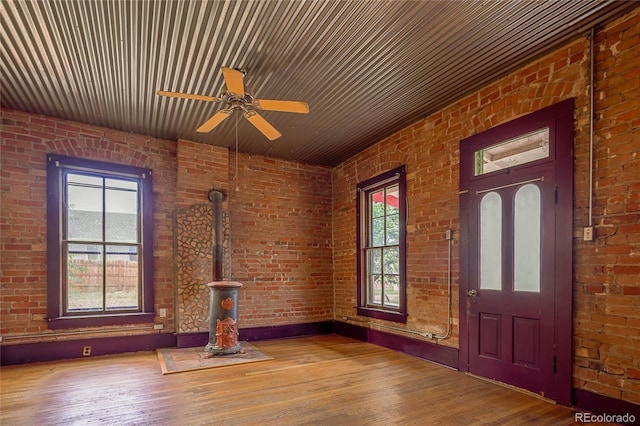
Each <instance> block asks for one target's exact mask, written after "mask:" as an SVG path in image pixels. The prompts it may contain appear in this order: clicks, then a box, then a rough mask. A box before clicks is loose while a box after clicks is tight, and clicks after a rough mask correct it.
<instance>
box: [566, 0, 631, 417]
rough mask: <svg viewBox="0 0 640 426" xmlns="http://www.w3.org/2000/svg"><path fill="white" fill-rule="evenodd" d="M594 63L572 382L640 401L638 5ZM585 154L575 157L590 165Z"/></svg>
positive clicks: (599, 45) (579, 199) (599, 40)
mask: <svg viewBox="0 0 640 426" xmlns="http://www.w3.org/2000/svg"><path fill="white" fill-rule="evenodd" d="M595 69H596V82H595V85H594V87H595V117H596V120H595V138H594V144H595V153H594V165H595V167H594V171H593V172H594V192H593V213H594V216H593V223H594V225H595V232H594V234H595V239H594V241H593V242H581V241H579V240H576V249H575V257H574V258H575V263H574V268H575V269H574V275H575V288H574V304H575V307H576V308H575V309H574V312H575V314H574V316H575V321H574V329H575V332H574V346H575V358H574V361H575V363H574V385H575V386H577V387H581V388H584V389H589V390H592V391H594V392H597V393H601V394H604V395H607V396H611V397H614V398H618V399H624V400H627V401H631V402H634V403H636V404H640V130H639V129H640V11H638V9H636V11H635V13H633V14H631V16H628V17H626V18H624V19H619V20H617V21H616V22H614V23H613V24H612V25H609V26H608V27H607V28H606V29H605V31H601V32H598V34H597V37H596V55H595ZM585 145H586V144H585ZM576 154H578V153H577V152H576ZM587 155H588V151H587V150H586V148H585V149H583V150H581V151H580V156H578V155H576V162H577V163H578V164H580V165H583V164H588V159H587V158H586V157H587ZM581 170H585V171H586V166H582V168H581ZM582 182H583V185H584V183H585V182H586V180H585V179H584V178H583V179H582ZM584 186H585V188H584V189H583V188H582V187H581V188H580V191H578V188H576V203H575V205H576V212H575V219H576V230H577V231H578V232H577V234H579V233H580V232H579V228H578V227H579V226H585V225H587V223H588V211H587V194H588V193H587V192H586V190H587V189H586V185H584Z"/></svg>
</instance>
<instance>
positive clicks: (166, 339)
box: [0, 333, 176, 365]
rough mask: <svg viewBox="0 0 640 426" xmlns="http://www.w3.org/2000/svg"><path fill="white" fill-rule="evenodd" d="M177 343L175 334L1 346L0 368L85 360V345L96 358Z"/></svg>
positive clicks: (150, 349)
mask: <svg viewBox="0 0 640 426" xmlns="http://www.w3.org/2000/svg"><path fill="white" fill-rule="evenodd" d="M175 344H176V337H175V335H174V334H168V333H153V334H143V335H136V336H118V337H102V338H91V339H78V340H58V341H53V342H38V343H25V344H16V345H2V349H1V350H0V365H13V364H26V363H30V362H42V361H56V360H60V359H73V358H82V357H83V355H82V353H83V350H84V348H85V346H91V355H90V356H92V357H93V356H99V355H112V354H120V353H125V352H139V351H153V350H156V349H157V348H166V347H172V346H175Z"/></svg>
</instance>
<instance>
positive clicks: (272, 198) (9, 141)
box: [0, 109, 333, 344]
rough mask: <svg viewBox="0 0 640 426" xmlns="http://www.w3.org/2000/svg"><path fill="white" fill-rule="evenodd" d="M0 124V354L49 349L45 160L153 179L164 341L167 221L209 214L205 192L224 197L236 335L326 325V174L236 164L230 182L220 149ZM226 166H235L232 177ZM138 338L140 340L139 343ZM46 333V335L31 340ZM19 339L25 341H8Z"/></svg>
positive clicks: (51, 121) (35, 123)
mask: <svg viewBox="0 0 640 426" xmlns="http://www.w3.org/2000/svg"><path fill="white" fill-rule="evenodd" d="M0 113H1V117H2V123H3V125H2V133H1V137H2V146H1V149H2V151H1V166H2V175H1V177H2V182H1V197H2V198H1V202H2V206H1V211H0V218H1V221H2V222H1V223H0V231H1V235H0V248H1V253H0V263H1V272H0V322H1V324H2V326H1V329H0V334H2V336H3V337H5V339H4V341H3V344H15V343H22V342H34V341H42V340H47V339H50V338H53V333H52V332H50V331H49V330H48V329H47V324H46V321H45V318H46V314H47V312H46V231H47V230H46V164H45V156H46V154H48V153H55V154H61V155H69V156H75V157H83V158H89V159H95V160H102V161H110V162H115V163H122V164H130V165H134V166H139V167H147V168H150V169H152V170H153V183H154V197H155V200H154V228H155V243H154V263H155V265H154V267H155V271H154V275H155V276H154V279H155V282H154V291H155V305H156V310H157V309H159V308H165V309H167V318H166V319H165V320H163V319H160V318H156V322H158V323H160V322H163V323H164V324H165V329H164V330H163V332H173V331H175V327H174V322H175V320H176V318H175V317H174V312H175V311H176V306H175V303H176V302H175V276H174V253H173V244H174V229H173V226H174V225H173V219H174V212H175V211H176V210H180V209H185V208H188V207H190V206H192V205H194V204H207V203H208V202H209V201H208V199H207V193H208V191H209V189H210V188H214V189H217V190H221V191H223V192H224V193H226V194H227V195H228V197H227V198H226V199H225V201H224V202H223V210H224V211H225V212H228V214H229V217H230V218H231V219H230V220H231V225H230V226H231V233H232V234H231V245H232V250H233V255H234V258H233V264H232V272H233V279H234V280H237V281H241V282H243V283H244V284H245V287H244V289H243V292H242V302H241V303H242V304H243V307H242V309H241V310H240V316H241V319H240V324H241V327H252V326H271V325H280V324H296V323H306V322H315V321H325V320H331V319H332V318H333V314H332V312H333V282H332V251H331V250H332V249H331V233H332V229H331V171H330V169H329V168H327V167H321V166H313V165H306V164H302V163H293V162H287V161H281V160H273V159H269V158H263V157H252V156H246V155H240V157H239V159H238V160H239V161H238V164H239V173H238V175H237V176H236V174H235V156H234V157H233V159H232V160H231V161H230V158H229V152H228V150H227V149H224V148H220V147H214V146H211V145H206V144H198V143H193V142H189V141H183V140H180V141H178V142H175V141H166V140H159V139H154V138H148V137H143V136H140V135H135V134H131V133H125V132H119V131H113V130H109V129H104V128H98V127H93V126H89V125H84V124H80V123H74V122H69V121H65V120H59V119H55V118H51V117H43V116H37V115H32V114H27V113H23V112H19V111H12V110H5V109H2V110H0ZM229 164H232V165H233V167H234V169H233V170H231V171H230V170H229ZM230 172H233V173H232V174H230ZM231 179H233V180H234V182H235V180H236V179H237V180H238V183H239V191H237V192H236V191H231V193H229V188H230V187H231V186H230V180H231ZM225 256H226V254H225ZM226 261H227V259H226V257H225V262H226ZM225 269H226V266H225ZM127 328H128V327H124V328H123V330H120V331H118V330H115V331H110V332H109V333H106V334H112V335H118V334H122V333H126V334H130V333H131V332H132V329H131V328H129V330H127ZM137 328H138V327H136V331H135V332H136V333H138V332H139V333H144V332H145V331H144V330H137ZM148 328H149V330H150V329H151V326H150V325H149V326H148ZM110 330H113V329H110ZM104 331H105V330H99V329H85V330H83V337H91V336H92V335H94V334H99V335H100V336H104V335H105V333H104ZM41 333H45V334H46V333H51V334H52V335H51V336H47V337H31V338H29V337H28V336H29V335H36V334H41ZM61 334H64V333H63V332H62V333H61ZM18 335H20V336H22V335H24V336H27V337H25V338H23V339H14V338H13V337H14V336H18ZM74 337H75V338H77V335H76V336H74Z"/></svg>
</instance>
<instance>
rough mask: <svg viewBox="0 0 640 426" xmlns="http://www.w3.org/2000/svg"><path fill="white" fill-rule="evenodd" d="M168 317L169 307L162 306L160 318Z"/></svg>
mask: <svg viewBox="0 0 640 426" xmlns="http://www.w3.org/2000/svg"><path fill="white" fill-rule="evenodd" d="M166 317H167V309H166V308H160V318H166Z"/></svg>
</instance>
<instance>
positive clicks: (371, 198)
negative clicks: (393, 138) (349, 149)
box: [356, 166, 406, 322]
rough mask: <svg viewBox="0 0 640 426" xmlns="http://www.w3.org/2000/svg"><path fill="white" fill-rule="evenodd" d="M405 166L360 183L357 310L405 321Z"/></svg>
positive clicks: (375, 315)
mask: <svg viewBox="0 0 640 426" xmlns="http://www.w3.org/2000/svg"><path fill="white" fill-rule="evenodd" d="M405 186H406V167H405V166H402V167H398V168H396V169H393V170H390V171H388V172H386V173H383V174H381V175H379V176H376V177H374V178H372V179H369V180H367V181H365V182H362V183H360V184H358V187H357V190H358V198H357V202H356V204H357V206H356V209H357V227H358V233H357V246H358V314H359V315H364V316H368V317H373V318H379V319H385V320H389V321H396V322H406V279H405V276H406V268H405V253H406V250H405V224H406V220H405V219H406V205H405Z"/></svg>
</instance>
